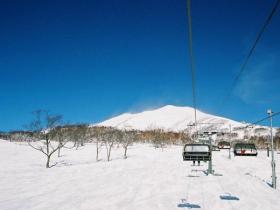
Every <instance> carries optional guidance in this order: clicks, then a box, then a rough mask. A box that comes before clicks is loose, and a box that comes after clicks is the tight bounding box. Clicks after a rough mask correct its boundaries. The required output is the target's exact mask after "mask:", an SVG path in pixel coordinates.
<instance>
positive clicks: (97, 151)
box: [96, 142, 99, 162]
mask: <svg viewBox="0 0 280 210" xmlns="http://www.w3.org/2000/svg"><path fill="white" fill-rule="evenodd" d="M98 146H99V145H98V142H96V162H98V159H99V158H98V153H99V148H98Z"/></svg>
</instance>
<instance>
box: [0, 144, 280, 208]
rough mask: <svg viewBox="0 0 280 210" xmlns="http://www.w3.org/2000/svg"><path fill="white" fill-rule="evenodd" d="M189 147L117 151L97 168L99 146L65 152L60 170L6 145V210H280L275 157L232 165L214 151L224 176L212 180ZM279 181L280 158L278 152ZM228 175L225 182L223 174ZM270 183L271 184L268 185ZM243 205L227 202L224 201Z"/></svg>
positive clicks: (2, 178) (1, 182)
mask: <svg viewBox="0 0 280 210" xmlns="http://www.w3.org/2000/svg"><path fill="white" fill-rule="evenodd" d="M181 152H182V147H181V146H171V147H167V148H165V149H164V150H163V151H161V149H154V148H153V147H152V146H150V145H147V144H145V145H144V144H137V145H134V146H132V147H131V148H130V149H129V150H128V159H126V160H124V159H122V153H123V151H122V149H121V148H119V149H117V148H114V149H113V151H112V161H110V162H107V161H106V154H105V148H103V149H102V154H101V155H100V157H101V158H102V160H101V161H99V162H95V146H94V145H93V144H87V145H86V146H85V147H82V148H80V149H78V150H75V149H72V150H68V149H63V150H62V155H63V156H62V157H61V158H57V157H56V155H54V158H53V159H52V160H53V162H55V161H57V162H58V164H57V166H55V167H53V168H51V169H46V168H45V157H44V156H43V155H42V154H41V153H40V152H38V151H35V150H33V149H32V148H30V147H28V146H27V145H26V144H25V143H10V142H6V141H1V140H0V165H1V170H0V186H1V188H0V209H1V210H19V209H21V210H49V209H57V210H62V209H65V210H74V209H75V210H76V209H79V210H92V209H104V210H105V209H166V210H167V209H189V208H191V207H193V208H198V209H208V210H212V209H213V210H216V209H223V210H226V209H244V210H245V209H246V210H247V209H248V210H250V209H255V210H264V209H265V210H270V209H271V210H273V209H275V210H276V209H277V210H279V209H280V199H279V197H280V191H279V189H280V185H279V179H278V183H277V184H278V185H277V186H278V187H279V189H277V190H274V189H272V188H271V187H269V185H268V183H270V181H271V177H270V176H271V167H270V159H269V158H267V157H266V152H265V151H259V156H258V157H234V156H233V155H232V159H231V160H229V159H228V151H227V150H222V151H220V152H213V169H214V170H215V173H216V174H217V176H213V175H209V176H207V175H206V174H205V173H204V171H205V170H206V169H207V165H208V164H207V163H204V162H202V163H201V166H192V165H191V164H192V163H191V162H183V161H182V156H181ZM275 156H276V171H277V176H278V177H280V170H279V169H280V168H279V167H280V154H276V155H275ZM219 175H221V176H219ZM267 182H268V183H267ZM223 195H224V196H228V197H229V198H231V197H236V198H238V199H239V200H222V199H221V198H220V196H223Z"/></svg>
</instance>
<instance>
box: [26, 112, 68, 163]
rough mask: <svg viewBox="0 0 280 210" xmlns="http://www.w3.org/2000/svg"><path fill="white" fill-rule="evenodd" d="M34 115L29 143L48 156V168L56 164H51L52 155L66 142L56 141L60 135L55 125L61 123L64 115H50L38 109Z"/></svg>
mask: <svg viewBox="0 0 280 210" xmlns="http://www.w3.org/2000/svg"><path fill="white" fill-rule="evenodd" d="M34 117H35V119H34V120H33V121H32V122H31V123H30V126H29V128H30V129H31V131H32V135H30V136H29V138H30V140H29V141H28V144H29V146H31V147H32V148H33V149H35V150H38V151H40V152H42V153H43V154H44V155H45V156H46V157H47V161H46V168H51V167H53V166H54V165H55V164H54V165H50V160H51V156H52V155H53V154H54V153H55V152H56V151H57V150H58V149H59V148H61V147H62V146H64V144H66V142H64V143H58V142H54V140H55V138H56V137H57V135H58V133H57V131H56V129H55V127H56V126H58V125H59V124H60V123H61V120H62V116H61V115H50V114H49V113H48V112H47V111H43V110H38V111H35V112H34Z"/></svg>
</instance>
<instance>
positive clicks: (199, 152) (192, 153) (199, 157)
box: [183, 144, 211, 161]
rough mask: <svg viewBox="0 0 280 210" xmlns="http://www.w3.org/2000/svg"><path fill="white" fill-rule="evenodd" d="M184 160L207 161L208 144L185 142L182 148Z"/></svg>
mask: <svg viewBox="0 0 280 210" xmlns="http://www.w3.org/2000/svg"><path fill="white" fill-rule="evenodd" d="M183 160H184V161H209V160H211V150H210V146H209V145H208V144H186V145H185V146H184V150H183Z"/></svg>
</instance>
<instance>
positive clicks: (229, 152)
mask: <svg viewBox="0 0 280 210" xmlns="http://www.w3.org/2000/svg"><path fill="white" fill-rule="evenodd" d="M229 135H230V136H229V150H228V158H229V159H231V124H229Z"/></svg>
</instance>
